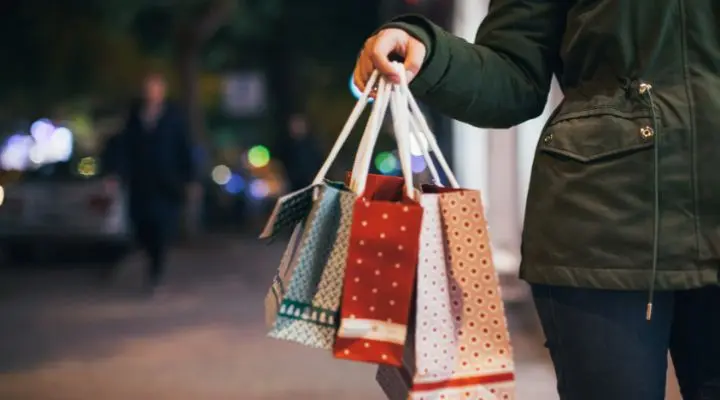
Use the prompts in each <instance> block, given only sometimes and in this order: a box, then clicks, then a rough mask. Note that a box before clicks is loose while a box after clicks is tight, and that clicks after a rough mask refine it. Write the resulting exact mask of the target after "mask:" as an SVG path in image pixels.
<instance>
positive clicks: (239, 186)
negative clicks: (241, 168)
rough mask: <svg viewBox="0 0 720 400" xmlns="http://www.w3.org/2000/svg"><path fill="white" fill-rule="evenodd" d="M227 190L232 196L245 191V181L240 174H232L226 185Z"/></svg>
mask: <svg viewBox="0 0 720 400" xmlns="http://www.w3.org/2000/svg"><path fill="white" fill-rule="evenodd" d="M225 190H226V191H227V192H228V193H230V194H240V193H242V191H243V190H245V180H244V179H243V178H242V176H240V175H238V174H232V176H231V177H230V179H228V182H227V183H226V184H225Z"/></svg>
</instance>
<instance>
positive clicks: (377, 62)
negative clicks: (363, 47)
mask: <svg viewBox="0 0 720 400" xmlns="http://www.w3.org/2000/svg"><path fill="white" fill-rule="evenodd" d="M404 35H406V34H405V32H403V31H401V30H398V29H387V30H383V31H380V33H378V34H377V39H376V40H375V42H374V46H373V48H372V51H371V52H370V59H371V61H372V65H373V66H374V67H375V68H377V70H378V71H379V72H380V73H381V74H382V75H384V76H385V77H386V78H387V79H389V80H390V81H391V82H393V83H400V77H399V76H398V74H397V70H396V69H395V67H393V65H392V63H391V62H390V58H389V57H388V56H389V55H390V54H391V53H398V54H399V55H400V56H404V55H405V54H404V53H405V51H404V50H405V48H404V47H405V46H404V44H405V43H402V42H403V41H402V39H403V36H404Z"/></svg>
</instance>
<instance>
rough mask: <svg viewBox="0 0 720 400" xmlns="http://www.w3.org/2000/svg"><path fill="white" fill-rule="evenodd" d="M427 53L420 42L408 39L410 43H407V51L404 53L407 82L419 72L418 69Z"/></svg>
mask: <svg viewBox="0 0 720 400" xmlns="http://www.w3.org/2000/svg"><path fill="white" fill-rule="evenodd" d="M426 53H427V50H426V49H425V45H424V44H422V43H420V42H419V41H418V40H416V39H414V38H413V39H410V43H408V48H407V52H406V53H405V62H404V66H405V71H407V80H408V83H410V81H412V80H413V78H415V77H416V76H417V74H418V73H419V72H420V69H421V68H422V66H423V63H424V62H425V54H426Z"/></svg>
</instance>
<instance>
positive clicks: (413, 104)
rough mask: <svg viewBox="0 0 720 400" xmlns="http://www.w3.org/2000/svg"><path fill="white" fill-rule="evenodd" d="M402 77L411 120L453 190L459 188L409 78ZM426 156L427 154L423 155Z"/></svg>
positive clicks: (401, 82) (402, 88)
mask: <svg viewBox="0 0 720 400" xmlns="http://www.w3.org/2000/svg"><path fill="white" fill-rule="evenodd" d="M399 75H400V84H399V87H400V89H401V90H402V91H403V92H404V93H405V95H406V98H407V100H408V103H409V106H410V111H411V113H410V114H411V116H412V118H411V120H412V121H413V122H414V123H415V126H416V127H418V128H419V131H420V132H419V133H421V134H422V135H423V136H424V137H425V139H427V141H428V144H429V145H430V148H431V150H432V151H433V152H434V153H435V157H437V160H438V162H439V163H440V167H441V168H442V170H443V172H444V173H445V176H447V178H448V181H449V182H450V186H451V187H452V188H455V189H457V188H459V187H460V184H459V183H458V180H457V178H456V177H455V174H454V173H453V172H452V169H450V165H449V164H448V162H447V160H446V159H445V156H444V155H443V153H442V151H441V150H440V146H439V145H438V143H437V139H435V135H433V134H432V131H431V130H430V126H429V125H428V123H427V120H426V119H425V115H424V114H423V112H422V110H420V106H418V103H417V101H416V100H415V97H414V96H413V95H412V92H411V91H410V87H409V86H408V82H407V76H406V75H405V74H404V73H402V74H399ZM423 155H424V156H425V154H423ZM425 159H426V161H427V160H428V159H430V160H431V158H430V157H429V154H428V155H427V156H426V158H425ZM429 165H431V163H430V162H428V166H429ZM431 172H432V170H431ZM435 174H437V171H435ZM433 179H436V177H435V176H433Z"/></svg>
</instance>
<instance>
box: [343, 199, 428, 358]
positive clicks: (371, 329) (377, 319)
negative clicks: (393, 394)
mask: <svg viewBox="0 0 720 400" xmlns="http://www.w3.org/2000/svg"><path fill="white" fill-rule="evenodd" d="M388 200H391V199H388ZM388 200H386V201H378V200H366V199H359V200H357V201H356V202H355V208H354V213H353V225H352V228H351V231H350V246H349V250H348V260H347V269H346V274H345V284H344V288H343V302H342V308H341V322H340V330H339V331H338V336H337V339H336V343H335V346H334V353H335V356H336V357H338V358H343V359H349V360H355V361H365V362H372V363H382V364H391V365H401V362H402V361H401V360H402V355H403V346H404V344H405V340H406V337H407V323H408V316H409V309H410V301H411V297H412V292H413V285H414V282H415V271H416V267H417V255H418V252H417V251H418V238H419V234H420V221H421V219H422V208H421V207H420V206H419V205H418V204H417V203H415V202H414V201H412V200H410V199H405V200H403V201H397V202H393V201H388Z"/></svg>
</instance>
